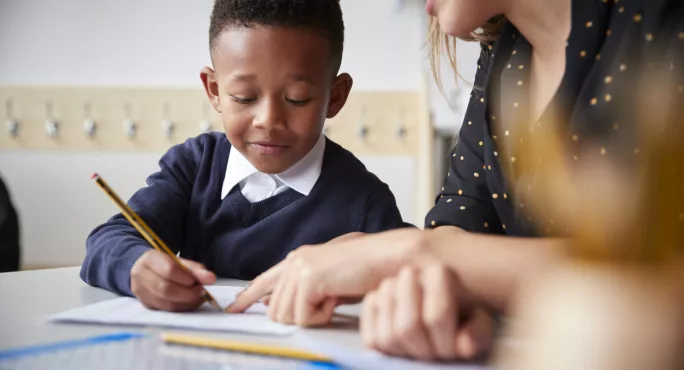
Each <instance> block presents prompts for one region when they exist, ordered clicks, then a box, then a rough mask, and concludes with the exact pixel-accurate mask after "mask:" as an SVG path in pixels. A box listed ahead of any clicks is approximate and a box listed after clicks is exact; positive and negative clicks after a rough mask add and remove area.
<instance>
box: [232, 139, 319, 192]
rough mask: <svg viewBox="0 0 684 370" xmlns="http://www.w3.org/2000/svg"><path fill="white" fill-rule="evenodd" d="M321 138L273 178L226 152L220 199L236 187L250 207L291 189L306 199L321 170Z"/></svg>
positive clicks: (235, 152)
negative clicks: (250, 203) (301, 156)
mask: <svg viewBox="0 0 684 370" xmlns="http://www.w3.org/2000/svg"><path fill="white" fill-rule="evenodd" d="M324 152H325V136H323V135H321V137H320V138H319V139H318V141H317V142H316V144H315V145H314V146H313V148H311V150H310V151H309V153H307V154H306V155H305V156H304V157H303V158H302V159H300V160H299V161H298V162H297V163H295V164H294V165H292V167H290V168H288V169H287V170H286V171H285V172H283V173H280V174H277V175H269V174H266V173H263V172H259V170H257V169H256V168H255V167H254V166H253V165H252V164H251V163H250V162H249V161H248V160H247V158H245V156H244V155H242V153H240V152H239V151H238V150H236V149H235V148H233V147H231V148H230V154H229V156H228V165H227V168H226V176H225V178H224V179H223V186H222V187H221V199H224V198H225V197H226V196H227V195H228V193H230V191H231V190H232V189H233V188H234V187H235V185H237V184H240V191H241V192H242V195H243V196H244V197H245V198H246V199H247V200H249V201H250V202H252V203H256V202H260V201H262V200H264V199H267V198H270V197H272V196H274V195H277V194H280V193H282V192H284V191H285V190H287V189H293V190H295V191H297V192H298V193H300V194H302V195H304V196H306V195H309V193H310V192H311V189H313V187H314V185H316V182H317V181H318V177H319V176H320V175H321V169H322V168H323V154H324Z"/></svg>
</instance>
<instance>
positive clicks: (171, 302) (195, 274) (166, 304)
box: [131, 249, 216, 311]
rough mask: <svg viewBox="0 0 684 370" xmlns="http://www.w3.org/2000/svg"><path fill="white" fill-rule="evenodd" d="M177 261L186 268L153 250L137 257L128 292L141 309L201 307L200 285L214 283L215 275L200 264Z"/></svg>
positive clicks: (172, 309)
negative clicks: (134, 297)
mask: <svg viewBox="0 0 684 370" xmlns="http://www.w3.org/2000/svg"><path fill="white" fill-rule="evenodd" d="M181 261H182V262H183V264H184V265H185V266H187V267H188V269H184V268H182V267H181V266H179V265H178V264H177V263H176V262H175V261H174V260H173V259H172V258H171V257H169V256H167V255H165V254H164V253H161V252H158V251H156V250H154V249H152V250H149V251H148V252H145V253H144V254H143V255H142V256H140V258H138V260H137V261H136V262H135V264H134V265H133V268H132V269H131V291H132V292H133V294H134V295H135V296H136V297H137V298H138V300H140V302H141V303H142V304H143V305H144V306H145V307H147V308H150V309H153V310H163V311H190V310H193V309H195V308H197V307H199V306H200V305H201V304H202V292H203V290H204V287H203V285H210V284H213V283H215V282H216V275H214V274H213V273H212V272H211V271H209V270H207V269H206V268H205V267H204V266H202V264H200V263H197V262H194V261H189V260H186V259H181Z"/></svg>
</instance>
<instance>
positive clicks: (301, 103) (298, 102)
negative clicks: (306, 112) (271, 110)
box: [285, 98, 311, 107]
mask: <svg viewBox="0 0 684 370" xmlns="http://www.w3.org/2000/svg"><path fill="white" fill-rule="evenodd" d="M285 100H287V102H288V103H290V104H292V105H294V106H296V107H301V106H304V105H306V104H307V103H308V102H310V101H311V98H309V99H304V100H297V99H289V98H286V99H285Z"/></svg>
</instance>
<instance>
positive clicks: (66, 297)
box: [0, 267, 363, 350]
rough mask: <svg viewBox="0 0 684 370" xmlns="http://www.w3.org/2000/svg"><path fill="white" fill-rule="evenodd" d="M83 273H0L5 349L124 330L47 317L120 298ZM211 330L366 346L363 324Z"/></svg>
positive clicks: (299, 343) (288, 341)
mask: <svg viewBox="0 0 684 370" xmlns="http://www.w3.org/2000/svg"><path fill="white" fill-rule="evenodd" d="M78 273H79V268H78V267H69V268H61V269H51V270H36V271H22V272H12V273H4V274H0V350H3V349H9V348H17V347H22V346H29V345H38V344H46V343H50V342H54V341H59V340H65V339H76V338H84V337H88V336H92V335H99V334H105V333H115V332H120V331H122V327H120V326H116V327H113V326H103V325H85V324H61V323H52V322H47V318H48V317H49V316H51V315H53V314H57V313H59V312H62V311H65V310H67V309H71V308H75V307H79V306H84V305H87V304H90V303H95V302H100V301H103V300H107V299H111V298H114V297H116V295H115V294H113V293H111V292H108V291H105V290H103V289H99V288H93V287H91V286H89V285H87V284H86V283H84V282H83V281H81V279H80V277H79V275H78ZM217 285H233V286H236V285H237V286H240V285H244V283H243V282H240V281H230V280H220V281H219V282H218V283H217ZM341 311H342V312H344V313H348V314H354V313H358V307H356V306H350V307H342V310H341ZM124 330H126V331H140V332H147V333H156V332H159V331H161V329H159V328H141V327H128V328H125V329H124ZM174 331H182V330H175V329H174ZM205 334H206V333H205ZM210 335H212V336H217V337H221V336H223V337H229V338H231V339H238V340H240V339H244V340H248V341H252V342H262V343H273V344H281V345H288V346H291V347H299V348H304V347H305V346H304V341H303V339H302V338H303V337H309V338H311V337H313V338H316V339H326V340H331V341H334V342H336V343H338V344H342V345H344V346H350V347H351V348H359V349H360V348H363V343H362V342H361V337H360V335H359V333H358V330H357V328H355V327H352V326H349V325H347V326H338V327H335V328H334V329H332V328H327V329H302V330H300V331H299V332H297V333H296V334H295V335H291V336H288V337H284V338H278V337H268V336H260V335H253V334H236V333H213V332H212V333H211V334H210Z"/></svg>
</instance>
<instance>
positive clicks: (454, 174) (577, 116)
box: [426, 0, 684, 236]
mask: <svg viewBox="0 0 684 370" xmlns="http://www.w3.org/2000/svg"><path fill="white" fill-rule="evenodd" d="M660 3H662V4H661V5H658V6H667V7H668V8H667V9H668V11H659V9H655V8H654V7H653V6H650V7H649V6H647V4H650V3H649V0H601V1H598V2H590V1H586V2H583V1H573V2H572V8H573V9H572V14H573V20H572V31H571V34H570V36H569V38H568V39H567V42H566V43H565V46H566V55H567V58H568V59H567V60H566V70H565V74H564V76H563V81H562V82H561V85H560V86H561V88H562V89H563V96H564V99H566V100H565V101H567V102H568V104H570V107H571V109H572V110H571V111H570V112H568V113H569V114H568V119H567V122H563V124H564V125H565V127H567V136H566V140H567V145H568V148H569V149H570V150H569V153H568V159H569V160H570V161H571V162H572V163H577V164H582V163H584V162H583V161H586V160H587V158H589V157H592V156H593V157H605V158H607V159H612V158H614V157H619V156H621V155H624V154H629V156H630V158H632V159H633V160H636V159H635V158H637V157H638V156H639V155H640V154H641V149H640V148H639V147H638V146H637V144H638V143H637V142H634V143H633V144H632V145H631V146H630V145H624V146H623V147H622V149H621V147H616V146H615V140H616V139H615V138H616V137H617V138H620V140H629V139H623V137H628V138H629V137H631V136H630V135H629V133H631V132H633V131H634V122H633V121H634V115H633V114H629V112H627V113H621V112H622V111H623V110H624V107H631V106H632V103H631V102H630V99H632V95H633V94H632V92H633V91H634V89H631V88H629V87H630V86H633V83H634V81H635V79H636V78H637V73H639V72H640V71H643V70H647V69H652V70H663V69H665V70H669V71H672V76H673V77H672V78H673V81H677V83H675V85H674V88H673V90H672V91H673V93H675V94H684V78H682V76H681V75H682V73H684V68H683V67H680V66H681V65H683V64H684V62H682V56H683V55H684V20H672V19H667V17H668V16H671V15H673V14H684V1H681V0H663V1H661V2H660ZM663 4H667V5H663ZM675 9H677V10H678V11H675ZM660 10H662V9H660ZM672 22H675V23H677V26H676V27H669V28H667V29H668V30H669V31H668V33H664V32H663V31H662V30H661V27H660V25H663V24H672ZM625 39H629V40H632V41H630V43H624V42H623V40H625ZM668 45H669V46H668ZM656 46H657V48H659V50H660V49H663V48H669V49H668V50H670V49H673V50H675V51H678V53H679V54H677V52H675V53H674V54H673V55H668V56H666V57H665V56H664V57H662V58H660V59H655V60H652V59H650V57H648V56H647V55H646V53H645V52H643V50H653V48H654V47H656ZM636 51H638V52H636ZM661 51H662V50H661ZM531 55H532V47H531V45H530V44H529V42H528V41H527V40H526V39H525V37H524V36H523V35H522V34H520V32H519V31H518V30H517V29H516V28H515V27H514V26H513V25H512V24H507V25H505V26H504V28H503V30H502V33H501V35H500V37H499V39H498V40H497V41H496V42H494V43H485V44H483V45H482V54H481V58H480V60H479V61H478V64H477V73H476V76H475V81H474V85H475V86H477V88H476V89H474V90H473V92H472V94H471V102H470V104H469V106H468V109H467V111H466V117H465V120H464V124H463V125H462V128H461V131H460V133H459V138H458V144H457V145H456V147H455V148H454V150H453V152H452V153H450V155H449V157H448V158H449V159H450V160H451V161H450V167H449V171H448V172H449V176H446V179H445V186H444V189H443V190H442V192H441V193H440V194H439V196H438V197H437V203H436V205H435V207H434V208H433V209H432V210H431V211H430V213H429V214H428V216H427V218H426V226H427V227H431V226H432V227H435V225H440V226H442V225H454V226H458V227H461V228H463V229H465V230H469V231H475V232H484V233H494V234H509V235H521V236H534V235H540V234H547V233H550V234H554V235H568V234H570V231H571V230H570V229H568V228H567V226H566V225H561V222H560V221H559V220H558V219H557V218H555V219H554V218H553V217H551V216H548V217H546V218H544V217H542V216H541V215H539V214H534V215H532V214H528V213H526V212H529V208H533V207H526V206H525V202H524V197H523V194H534V189H533V188H532V187H531V186H530V185H529V184H528V185H527V187H525V185H521V187H520V189H515V190H516V191H514V189H511V188H509V187H510V184H509V182H508V180H507V179H506V178H505V177H504V176H505V175H506V172H504V171H503V168H511V169H515V168H518V166H519V165H520V164H521V163H523V162H524V161H522V160H519V158H517V157H516V155H514V153H512V152H510V151H508V150H506V149H503V148H504V145H510V144H511V143H522V144H524V143H525V142H527V140H524V137H523V136H520V135H521V134H520V133H519V130H517V131H516V130H515V129H514V126H513V125H514V124H515V122H517V121H519V120H521V119H523V120H524V119H529V109H530V106H531V104H530V90H529V89H530V83H529V82H530V72H531V69H533V68H531V66H532V64H531ZM630 94H631V95H630ZM559 96H560V95H559V94H556V96H554V97H553V100H552V105H553V104H557V102H558V99H559ZM546 114H547V113H544V114H543V115H542V116H541V118H540V119H539V120H538V121H536V122H535V126H536V127H541V126H542V125H543V124H545V123H546V122H553V120H552V119H551V118H550V117H548V118H547V117H546ZM683 122H684V121H683ZM623 144H624V143H623ZM587 145H592V147H591V150H586V148H587ZM624 148H627V151H628V153H624V152H625V150H624ZM534 162H535V163H544V159H543V158H538V160H536V161H534ZM518 190H519V191H520V192H518ZM675 217H681V220H682V222H684V211H682V213H681V215H679V214H676V215H675Z"/></svg>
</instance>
